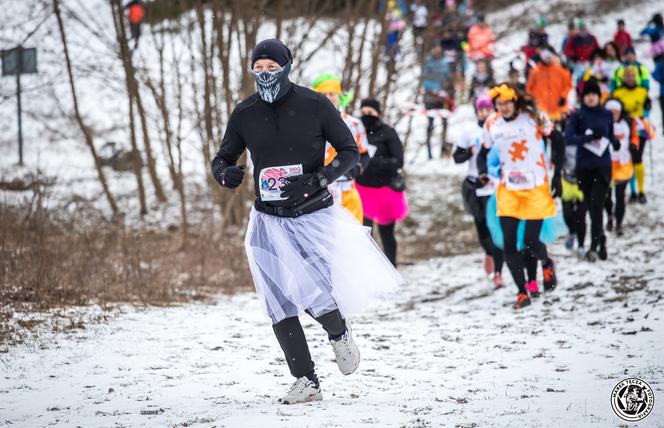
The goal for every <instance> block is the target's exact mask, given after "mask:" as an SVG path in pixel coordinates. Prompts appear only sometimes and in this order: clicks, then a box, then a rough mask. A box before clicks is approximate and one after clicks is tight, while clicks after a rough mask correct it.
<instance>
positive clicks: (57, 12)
mask: <svg viewBox="0 0 664 428" xmlns="http://www.w3.org/2000/svg"><path fill="white" fill-rule="evenodd" d="M53 13H54V14H55V18H56V19H57V21H58V29H59V31H60V40H62V48H63V50H64V54H65V64H66V67H67V76H68V78H69V88H70V90H71V96H72V101H73V104H74V115H75V117H76V122H77V123H78V126H79V128H80V129H81V132H82V133H83V136H84V138H85V143H86V144H87V146H88V148H89V149H90V154H92V158H93V160H94V163H95V168H96V169H97V176H98V178H99V183H100V184H101V187H102V189H103V190H104V194H105V195H106V200H107V201H108V204H109V205H110V207H111V210H112V211H113V215H114V216H116V215H117V214H119V210H118V206H117V204H116V203H115V198H114V197H113V195H112V194H111V191H110V189H109V188H108V182H107V180H106V175H105V174H104V171H103V170H102V166H101V162H100V160H99V156H97V150H96V149H95V145H94V140H93V137H92V133H91V132H90V129H89V128H88V127H87V126H86V125H85V123H84V122H83V118H82V117H81V112H80V111H79V109H78V96H77V94H76V85H75V83H74V74H73V73H72V66H71V59H70V58H69V48H68V46H67V37H66V36H65V29H64V24H63V22H62V16H61V13H60V1H59V0H53Z"/></svg>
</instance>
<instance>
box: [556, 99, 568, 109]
mask: <svg viewBox="0 0 664 428" xmlns="http://www.w3.org/2000/svg"><path fill="white" fill-rule="evenodd" d="M566 102H567V98H565V97H560V99H559V100H558V107H562V106H564V105H565V103H566Z"/></svg>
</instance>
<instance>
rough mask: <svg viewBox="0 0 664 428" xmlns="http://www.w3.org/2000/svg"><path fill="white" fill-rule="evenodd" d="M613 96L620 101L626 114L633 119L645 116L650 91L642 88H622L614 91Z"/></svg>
mask: <svg viewBox="0 0 664 428" xmlns="http://www.w3.org/2000/svg"><path fill="white" fill-rule="evenodd" d="M613 96H614V97H615V98H617V99H619V100H620V101H621V102H622V103H623V106H624V108H625V112H626V113H627V114H629V116H630V117H631V118H633V119H639V118H642V117H643V116H644V114H643V107H644V106H645V104H646V100H647V99H648V90H647V89H646V88H644V87H642V86H637V87H635V88H631V89H630V88H628V87H626V86H622V87H620V88H618V89H616V90H615V91H613Z"/></svg>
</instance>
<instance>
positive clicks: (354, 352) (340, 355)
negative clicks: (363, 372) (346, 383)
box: [330, 321, 360, 375]
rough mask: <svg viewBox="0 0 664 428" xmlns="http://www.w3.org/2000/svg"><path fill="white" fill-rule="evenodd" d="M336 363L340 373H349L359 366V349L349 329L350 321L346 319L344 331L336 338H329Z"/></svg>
mask: <svg viewBox="0 0 664 428" xmlns="http://www.w3.org/2000/svg"><path fill="white" fill-rule="evenodd" d="M330 343H331V344H332V349H334V356H335V357H336V358H337V365H338V366H339V371H340V372H341V373H342V374H345V375H349V374H351V373H353V372H355V370H357V368H358V367H359V366H360V350H359V349H358V348H357V345H356V344H355V341H354V340H353V335H352V333H351V330H350V323H349V322H348V321H346V331H345V332H344V334H342V335H341V337H340V338H339V339H337V340H330Z"/></svg>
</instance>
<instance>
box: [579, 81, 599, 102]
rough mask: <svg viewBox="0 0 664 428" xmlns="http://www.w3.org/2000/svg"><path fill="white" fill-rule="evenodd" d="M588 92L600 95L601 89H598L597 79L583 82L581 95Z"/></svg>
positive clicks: (583, 95)
mask: <svg viewBox="0 0 664 428" xmlns="http://www.w3.org/2000/svg"><path fill="white" fill-rule="evenodd" d="M588 94H597V96H599V97H601V96H602V91H601V90H600V89H599V84H598V83H597V80H595V79H590V80H588V81H587V82H586V83H584V84H583V91H581V97H582V98H583V97H585V96H586V95H588Z"/></svg>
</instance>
